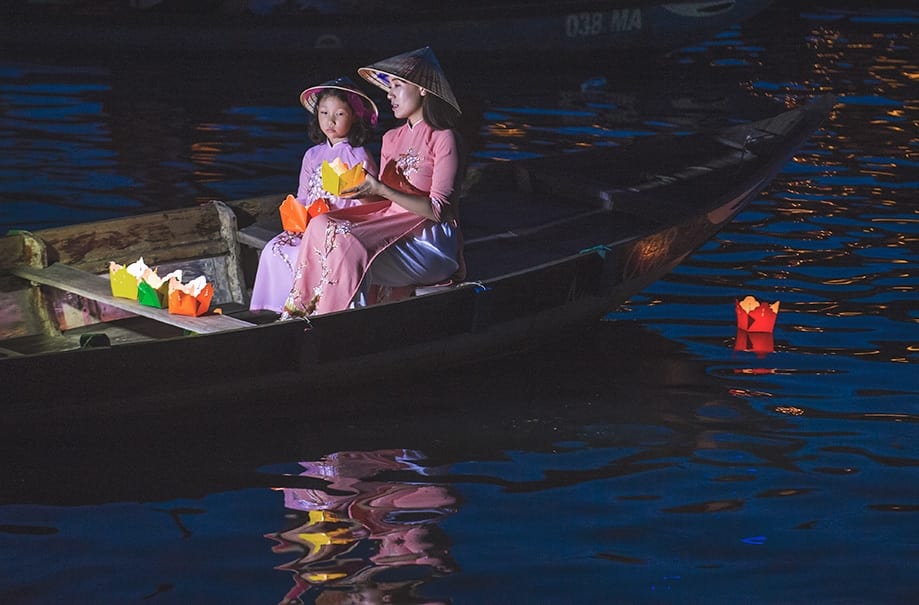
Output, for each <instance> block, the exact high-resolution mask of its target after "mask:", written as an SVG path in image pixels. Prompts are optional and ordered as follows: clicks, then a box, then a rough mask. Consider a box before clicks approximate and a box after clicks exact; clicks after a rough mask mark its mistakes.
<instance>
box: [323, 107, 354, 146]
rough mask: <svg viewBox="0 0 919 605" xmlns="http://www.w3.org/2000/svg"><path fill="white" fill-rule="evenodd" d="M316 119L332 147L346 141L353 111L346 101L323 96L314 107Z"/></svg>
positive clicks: (352, 118) (352, 121) (352, 119)
mask: <svg viewBox="0 0 919 605" xmlns="http://www.w3.org/2000/svg"><path fill="white" fill-rule="evenodd" d="M316 117H317V118H318V119H319V128H321V129H322V134H324V135H325V136H326V137H327V138H328V139H329V142H330V143H332V144H333V145H334V144H335V143H340V142H342V141H346V140H347V139H348V133H349V132H351V124H352V123H354V110H353V109H351V105H349V104H348V102H347V101H343V100H341V99H339V98H338V97H336V96H334V95H325V96H324V97H322V98H321V99H319V103H318V104H317V105H316Z"/></svg>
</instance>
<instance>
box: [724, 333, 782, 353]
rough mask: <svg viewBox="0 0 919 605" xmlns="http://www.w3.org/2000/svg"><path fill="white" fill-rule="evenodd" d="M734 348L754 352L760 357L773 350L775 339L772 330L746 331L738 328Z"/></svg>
mask: <svg viewBox="0 0 919 605" xmlns="http://www.w3.org/2000/svg"><path fill="white" fill-rule="evenodd" d="M734 350H735V351H746V352H752V353H756V356H757V357H760V358H762V357H765V356H766V354H767V353H772V352H773V351H775V340H774V339H773V337H772V332H747V331H746V330H741V329H740V328H738V329H737V336H736V338H735V339H734Z"/></svg>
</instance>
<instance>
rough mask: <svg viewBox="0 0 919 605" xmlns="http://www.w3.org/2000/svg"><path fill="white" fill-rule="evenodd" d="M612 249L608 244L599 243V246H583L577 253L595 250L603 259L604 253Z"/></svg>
mask: <svg viewBox="0 0 919 605" xmlns="http://www.w3.org/2000/svg"><path fill="white" fill-rule="evenodd" d="M612 251H613V249H612V248H611V247H610V246H608V245H606V244H600V245H599V246H591V247H590V248H584V249H583V250H581V251H580V252H578V254H590V253H591V252H596V253H597V255H598V256H599V257H600V258H602V259H604V260H605V259H606V255H607V254H609V253H610V252H612Z"/></svg>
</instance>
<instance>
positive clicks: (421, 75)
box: [357, 46, 460, 111]
mask: <svg viewBox="0 0 919 605" xmlns="http://www.w3.org/2000/svg"><path fill="white" fill-rule="evenodd" d="M357 73H358V74H360V76H361V77H362V78H364V79H365V80H367V81H368V82H370V83H371V84H373V85H375V86H379V87H380V88H382V89H383V90H386V91H388V90H389V81H390V80H391V79H392V78H398V79H400V80H405V81H406V82H411V83H412V84H414V85H415V86H420V87H421V88H424V89H425V90H427V91H429V92H431V93H433V94H434V95H436V96H438V97H440V98H441V99H443V100H444V101H446V102H447V103H449V104H450V105H451V106H452V107H453V108H454V109H456V111H460V106H459V102H458V101H457V100H456V97H455V96H454V95H453V90H452V89H451V88H450V83H449V82H448V81H447V77H446V76H445V75H444V71H443V69H441V67H440V62H439V61H438V60H437V57H435V56H434V51H432V50H431V48H430V47H429V46H425V47H424V48H419V49H418V50H413V51H411V52H407V53H403V54H401V55H396V56H395V57H390V58H389V59H383V60H382V61H377V62H376V63H374V64H373V65H368V66H367V67H361V68H360V69H358V70H357Z"/></svg>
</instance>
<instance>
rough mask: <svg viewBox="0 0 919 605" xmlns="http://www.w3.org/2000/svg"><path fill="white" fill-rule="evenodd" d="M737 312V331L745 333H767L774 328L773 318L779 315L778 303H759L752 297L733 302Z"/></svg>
mask: <svg viewBox="0 0 919 605" xmlns="http://www.w3.org/2000/svg"><path fill="white" fill-rule="evenodd" d="M734 309H735V311H736V312H737V329H738V330H743V331H745V332H769V333H771V332H772V330H773V329H774V328H775V318H776V316H777V315H778V314H779V303H778V301H776V302H774V303H772V304H771V305H770V304H768V303H764V302H759V301H758V300H756V298H754V297H753V296H747V297H745V298H744V299H743V300H738V301H735V305H734Z"/></svg>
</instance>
